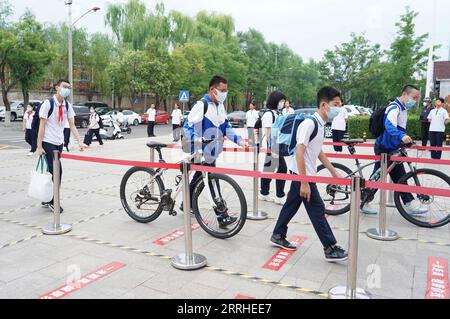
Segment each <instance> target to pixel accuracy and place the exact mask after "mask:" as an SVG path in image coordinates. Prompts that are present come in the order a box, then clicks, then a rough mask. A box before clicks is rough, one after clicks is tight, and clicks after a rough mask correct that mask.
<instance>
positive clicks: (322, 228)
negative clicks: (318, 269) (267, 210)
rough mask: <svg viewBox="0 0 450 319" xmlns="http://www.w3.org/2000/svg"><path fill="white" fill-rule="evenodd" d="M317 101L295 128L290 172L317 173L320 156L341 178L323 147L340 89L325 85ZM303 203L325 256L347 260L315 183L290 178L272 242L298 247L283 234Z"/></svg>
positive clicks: (278, 244) (311, 174) (278, 245)
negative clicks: (326, 126) (309, 112)
mask: <svg viewBox="0 0 450 319" xmlns="http://www.w3.org/2000/svg"><path fill="white" fill-rule="evenodd" d="M317 105H318V110H317V112H316V113H315V114H314V115H313V116H312V117H311V118H307V119H305V120H304V121H303V122H302V123H301V124H300V125H299V127H298V129H297V151H296V155H295V161H292V163H291V165H290V171H291V173H292V174H298V175H303V176H316V175H317V160H320V161H321V162H322V164H323V165H324V166H325V167H326V168H327V169H328V170H329V171H330V173H331V175H332V176H333V177H335V178H341V176H340V175H339V174H338V172H337V171H336V169H335V168H334V167H333V165H332V164H331V163H330V161H329V160H328V158H327V156H326V155H325V153H324V152H323V150H322V145H323V142H324V135H325V125H326V121H327V120H328V119H329V117H330V116H331V112H332V109H333V108H334V107H336V106H340V105H341V93H340V92H339V91H338V90H336V89H335V88H331V87H324V88H322V89H321V90H320V91H319V92H318V94H317ZM316 127H318V132H317V135H316V136H315V137H314V138H313V139H311V136H312V134H313V133H314V130H315V128H316ZM302 203H303V204H304V205H305V208H306V211H307V213H308V216H309V218H310V220H311V222H312V224H313V227H314V230H315V231H316V234H317V236H318V237H319V239H320V241H321V243H322V245H323V248H324V254H325V260H326V261H328V262H338V261H345V260H347V258H348V254H347V252H346V251H345V250H344V249H342V248H341V247H339V246H338V245H337V240H336V238H335V237H334V234H333V231H332V230H331V227H330V225H329V224H328V221H327V219H326V217H325V204H324V202H323V200H322V198H321V197H320V193H319V191H318V189H317V185H316V184H315V183H308V182H302V183H300V182H292V184H291V189H290V191H289V194H288V196H287V200H286V203H285V204H284V206H283V208H282V210H281V212H280V217H279V218H278V221H277V224H276V226H275V229H274V231H273V235H272V238H271V240H270V242H271V244H272V245H275V246H277V247H280V248H283V249H286V250H296V249H297V247H295V246H294V245H292V244H291V243H290V242H288V241H287V240H286V236H287V231H288V224H289V222H290V221H291V220H292V218H293V217H294V216H295V214H297V211H298V210H299V209H300V206H301V205H302Z"/></svg>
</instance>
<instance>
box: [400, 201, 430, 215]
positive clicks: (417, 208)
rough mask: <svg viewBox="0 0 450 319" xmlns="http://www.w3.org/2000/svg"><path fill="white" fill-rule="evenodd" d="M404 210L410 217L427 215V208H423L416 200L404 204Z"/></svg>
mask: <svg viewBox="0 0 450 319" xmlns="http://www.w3.org/2000/svg"><path fill="white" fill-rule="evenodd" d="M405 210H406V212H407V213H408V214H410V215H424V214H426V213H428V207H426V206H423V205H422V203H421V202H420V201H418V200H417V199H416V200H413V201H412V202H410V203H408V204H405Z"/></svg>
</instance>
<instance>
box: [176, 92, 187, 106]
mask: <svg viewBox="0 0 450 319" xmlns="http://www.w3.org/2000/svg"><path fill="white" fill-rule="evenodd" d="M178 100H179V101H180V102H181V103H187V102H189V91H180V96H179V98H178Z"/></svg>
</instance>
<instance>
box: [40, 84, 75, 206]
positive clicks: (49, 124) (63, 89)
mask: <svg viewBox="0 0 450 319" xmlns="http://www.w3.org/2000/svg"><path fill="white" fill-rule="evenodd" d="M55 89H56V94H55V95H54V96H53V97H51V98H50V99H47V100H46V101H45V102H44V103H43V104H42V105H41V107H40V110H39V119H40V121H39V133H38V143H37V147H38V148H37V151H38V154H39V155H43V154H45V156H46V157H47V161H48V166H49V170H50V173H51V174H52V175H53V151H59V153H62V151H63V146H64V126H65V121H66V120H68V121H69V126H70V129H71V131H72V133H73V135H74V136H75V139H76V140H77V142H78V145H79V146H80V151H83V150H84V147H83V144H82V143H81V139H80V134H79V133H78V130H77V127H76V126H75V112H74V110H73V108H72V104H70V103H69V101H67V100H66V98H68V97H69V95H70V89H71V86H70V83H69V81H66V80H59V81H58V83H57V84H56V86H55ZM52 105H53V109H52V107H51V106H52ZM60 165H61V161H60ZM60 174H61V176H60V177H61V180H62V167H61V172H60ZM42 206H43V207H48V208H50V209H51V210H53V200H52V201H51V202H49V203H42ZM62 212H63V209H62V207H61V213H62Z"/></svg>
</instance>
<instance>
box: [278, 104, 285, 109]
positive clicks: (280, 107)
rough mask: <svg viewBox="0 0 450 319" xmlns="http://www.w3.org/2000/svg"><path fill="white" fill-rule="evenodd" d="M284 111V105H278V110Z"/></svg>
mask: <svg viewBox="0 0 450 319" xmlns="http://www.w3.org/2000/svg"><path fill="white" fill-rule="evenodd" d="M282 109H284V103H279V104H278V110H280V111H281V110H282Z"/></svg>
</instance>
